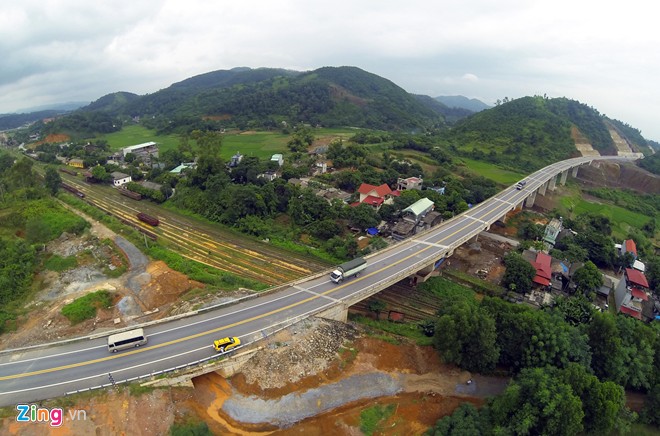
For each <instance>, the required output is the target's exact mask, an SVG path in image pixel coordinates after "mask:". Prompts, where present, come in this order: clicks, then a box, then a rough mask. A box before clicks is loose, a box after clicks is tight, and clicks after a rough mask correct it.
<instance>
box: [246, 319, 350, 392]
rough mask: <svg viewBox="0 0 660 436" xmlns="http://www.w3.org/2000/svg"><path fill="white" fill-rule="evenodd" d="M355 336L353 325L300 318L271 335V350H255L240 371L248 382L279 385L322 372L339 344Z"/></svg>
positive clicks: (272, 385)
mask: <svg viewBox="0 0 660 436" xmlns="http://www.w3.org/2000/svg"><path fill="white" fill-rule="evenodd" d="M357 336H358V332H357V330H356V329H355V328H354V327H353V326H351V325H348V324H344V323H341V322H336V321H330V320H325V319H321V318H312V319H308V320H305V321H301V322H299V323H297V324H295V325H294V326H293V327H291V328H289V329H287V331H286V332H283V333H282V335H277V336H276V337H275V338H272V339H271V340H270V343H269V345H268V347H269V348H270V349H269V350H268V351H267V352H262V353H257V354H256V355H255V356H254V357H253V358H252V359H250V361H249V362H248V363H246V364H245V365H244V366H243V367H242V368H241V372H242V373H243V375H244V376H245V381H246V382H247V383H249V384H253V383H259V386H260V387H261V388H262V389H272V388H279V387H282V386H285V385H286V384H287V382H292V383H295V382H297V381H298V380H300V379H301V378H304V377H307V376H309V375H313V374H316V373H318V372H321V371H323V370H324V369H325V368H326V367H327V366H328V364H329V362H330V361H331V360H333V359H334V358H335V357H336V356H337V352H338V351H339V349H340V348H341V347H342V345H343V344H344V343H345V342H347V341H351V340H353V339H355V338H356V337H357Z"/></svg>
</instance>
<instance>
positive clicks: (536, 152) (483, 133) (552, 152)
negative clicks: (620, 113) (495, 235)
mask: <svg viewBox="0 0 660 436" xmlns="http://www.w3.org/2000/svg"><path fill="white" fill-rule="evenodd" d="M608 126H614V127H615V128H616V130H617V131H618V132H619V133H620V134H621V135H622V136H624V137H625V138H627V139H629V138H633V140H632V142H633V143H637V144H639V143H642V142H643V143H645V140H644V138H642V137H641V135H640V134H639V131H637V130H636V129H633V128H632V127H630V126H627V125H625V124H623V123H621V122H618V121H616V120H610V119H608V118H606V117H605V116H603V115H601V114H600V113H599V112H598V111H597V110H596V109H594V108H592V107H590V106H587V105H585V104H583V103H580V102H578V101H575V100H570V99H567V98H554V99H548V98H545V97H539V96H536V97H523V98H519V99H516V100H511V101H506V102H504V103H503V104H500V105H498V106H495V107H494V108H492V109H488V110H484V111H481V112H479V113H476V114H474V115H472V116H471V117H469V118H467V119H465V120H462V121H460V122H459V123H457V125H456V126H455V127H454V128H453V129H452V130H451V132H450V134H449V135H448V136H449V138H450V140H451V142H452V143H453V144H454V146H456V147H458V148H459V149H460V150H462V151H463V152H468V153H472V157H474V158H477V159H483V160H490V161H492V162H496V163H502V164H506V165H508V166H512V167H515V168H521V169H530V168H540V167H542V166H543V165H545V164H547V163H550V162H554V161H557V160H560V159H566V158H569V157H574V156H576V155H577V150H576V148H575V142H574V140H573V139H572V136H571V129H573V128H576V129H577V130H578V131H579V132H580V133H581V135H582V136H583V137H585V138H586V139H587V140H588V141H589V142H590V143H591V144H592V146H593V147H594V149H596V150H598V151H599V152H600V153H601V154H605V155H608V154H614V153H615V152H616V148H615V146H614V141H613V140H612V137H611V136H610V133H609V131H608ZM635 133H636V135H635ZM629 141H630V139H629Z"/></svg>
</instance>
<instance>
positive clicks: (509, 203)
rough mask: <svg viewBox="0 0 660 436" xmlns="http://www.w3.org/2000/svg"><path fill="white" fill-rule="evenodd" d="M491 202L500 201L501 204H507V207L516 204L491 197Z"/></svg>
mask: <svg viewBox="0 0 660 436" xmlns="http://www.w3.org/2000/svg"><path fill="white" fill-rule="evenodd" d="M493 200H495V201H501V202H502V203H506V204H508V205H509V206H513V205H514V204H516V203H511V202H510V201H506V200H502V199H501V198H495V197H493Z"/></svg>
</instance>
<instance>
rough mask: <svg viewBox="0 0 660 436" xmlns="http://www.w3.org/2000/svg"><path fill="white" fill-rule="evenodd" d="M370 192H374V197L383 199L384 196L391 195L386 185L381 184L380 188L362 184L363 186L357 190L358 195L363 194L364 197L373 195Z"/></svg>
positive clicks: (390, 190)
mask: <svg viewBox="0 0 660 436" xmlns="http://www.w3.org/2000/svg"><path fill="white" fill-rule="evenodd" d="M372 191H375V194H376V195H375V196H376V197H384V196H386V195H388V194H391V193H392V189H390V187H389V186H388V185H387V183H383V184H382V185H380V186H374V185H370V184H368V183H363V184H361V185H360V188H358V192H359V193H360V194H364V195H367V194H368V195H373V194H372Z"/></svg>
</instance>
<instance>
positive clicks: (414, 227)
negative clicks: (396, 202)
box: [392, 198, 434, 241]
mask: <svg viewBox="0 0 660 436" xmlns="http://www.w3.org/2000/svg"><path fill="white" fill-rule="evenodd" d="M433 207H434V204H433V202H432V201H431V200H429V199H428V198H420V199H419V200H417V201H416V202H414V203H413V204H411V205H410V206H408V207H407V208H405V209H403V210H402V211H401V215H402V218H401V220H399V222H397V223H396V225H395V226H394V228H393V229H392V238H394V239H396V240H399V241H400V240H402V239H405V238H407V237H409V236H412V235H414V234H416V233H417V232H419V231H421V230H423V229H424V227H425V224H424V222H423V221H422V219H423V218H424V217H425V216H426V215H427V214H428V213H429V212H431V211H432V210H433Z"/></svg>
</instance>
